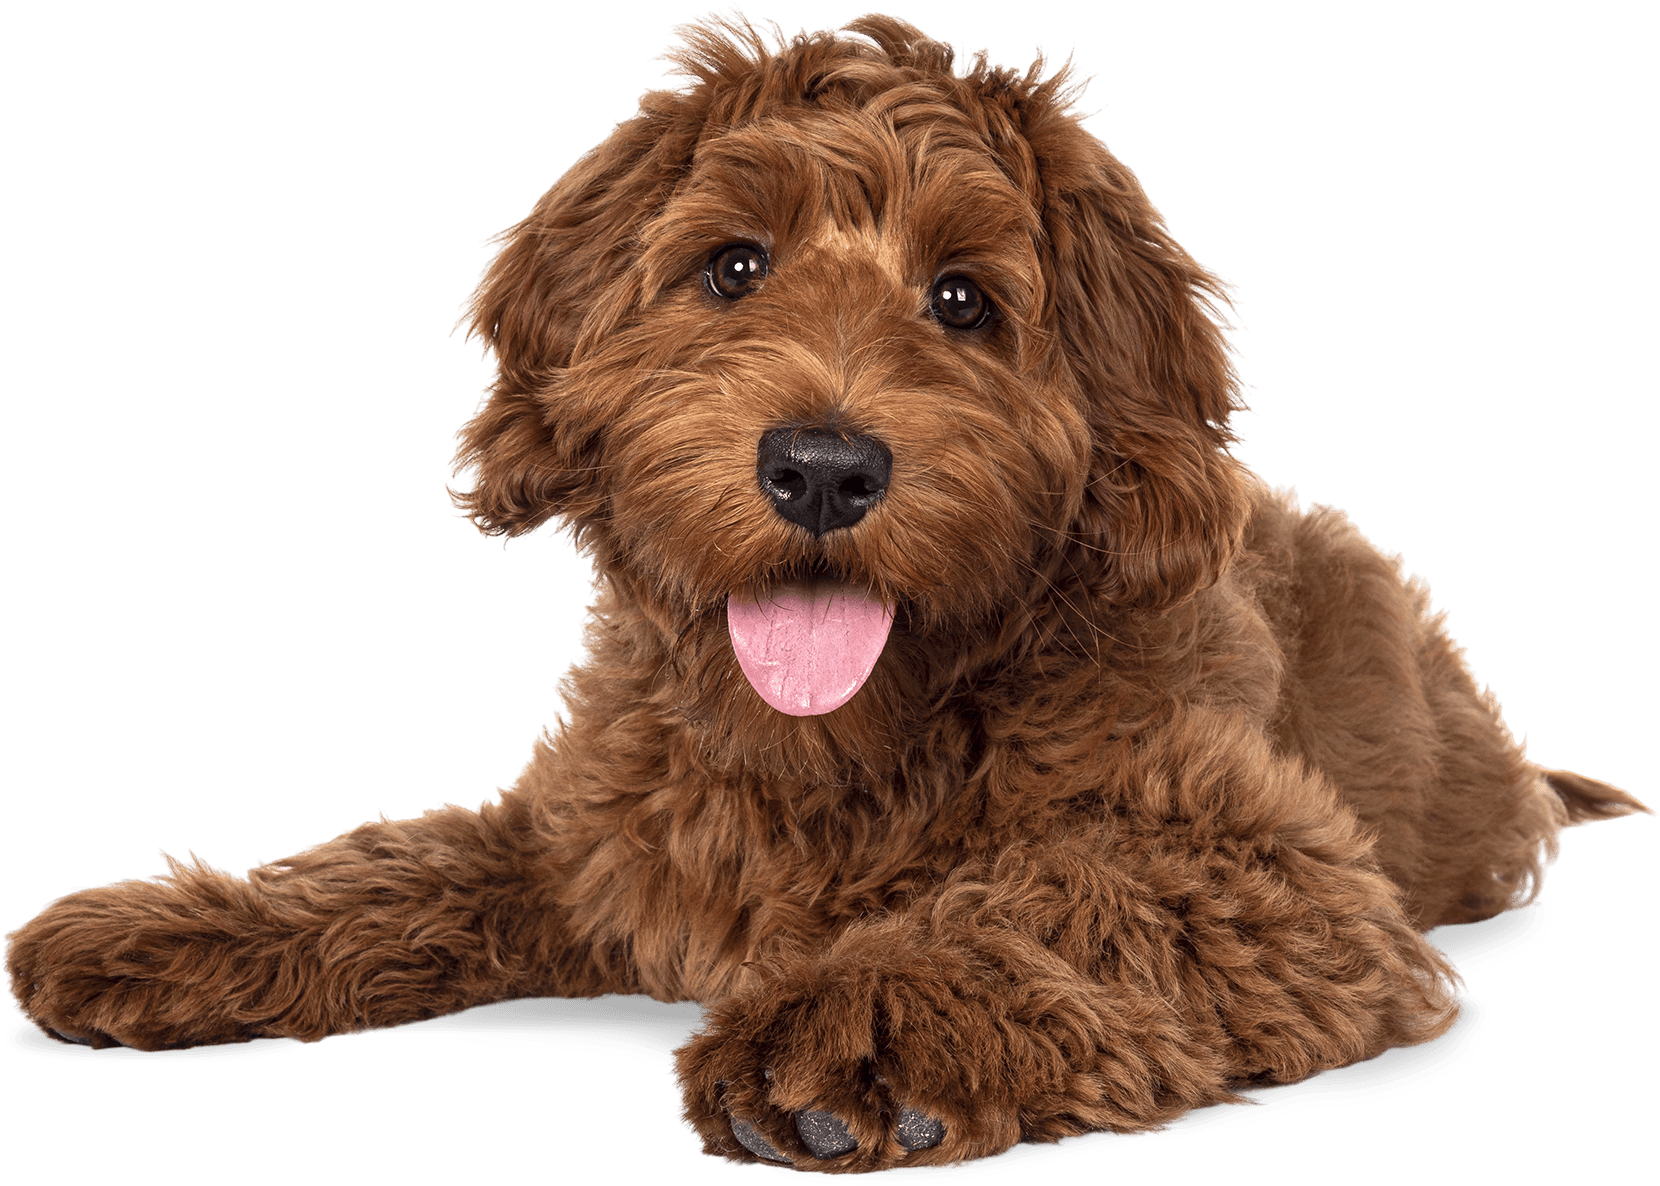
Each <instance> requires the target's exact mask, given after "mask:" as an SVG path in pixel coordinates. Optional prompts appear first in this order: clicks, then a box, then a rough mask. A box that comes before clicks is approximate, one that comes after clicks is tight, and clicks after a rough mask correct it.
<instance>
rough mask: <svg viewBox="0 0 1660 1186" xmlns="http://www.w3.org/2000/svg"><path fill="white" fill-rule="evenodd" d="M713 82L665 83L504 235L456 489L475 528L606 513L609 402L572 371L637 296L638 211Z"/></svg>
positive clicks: (648, 202)
mask: <svg viewBox="0 0 1660 1186" xmlns="http://www.w3.org/2000/svg"><path fill="white" fill-rule="evenodd" d="M707 105H708V95H707V94H705V93H703V92H698V91H693V92H691V93H687V94H681V93H676V92H669V91H658V92H654V93H652V94H649V95H647V96H646V97H645V99H644V100H642V102H641V106H640V113H639V114H638V115H637V116H636V117H635V118H633V119H631V120H628V121H627V122H626V123H623V124H621V125H619V126H618V128H617V129H616V131H614V132H613V133H612V134H611V136H610V137H609V138H608V139H607V140H606V141H605V142H604V143H603V144H601V145H600V146H599V147H598V148H595V149H594V150H593V151H591V152H589V153H588V154H587V155H586V156H585V157H583V158H582V160H581V161H579V162H578V163H577V164H576V165H575V166H574V167H573V168H572V169H571V171H570V172H569V173H567V174H565V176H564V177H562V178H561V179H560V180H559V182H558V183H557V184H556V185H555V186H554V187H553V188H552V189H550V190H549V191H548V192H547V193H546V194H544V195H543V197H542V199H541V201H539V202H537V204H536V208H535V209H534V210H533V211H531V214H530V216H529V217H528V218H526V219H525V220H524V221H523V222H521V223H519V224H518V225H517V226H515V227H513V228H512V229H511V230H509V231H507V232H506V233H505V234H504V235H503V236H502V241H503V243H504V246H503V247H502V251H501V254H500V255H499V256H497V258H496V260H495V262H494V263H493V264H492V265H491V266H490V270H489V271H488V272H487V273H486V275H485V277H484V281H483V283H481V284H480V285H479V289H478V292H477V293H476V294H475V295H474V297H473V301H472V308H471V320H472V333H473V334H474V335H476V336H478V337H480V338H482V339H483V340H484V341H485V343H486V344H488V345H489V346H490V348H491V349H492V350H493V351H494V352H495V355H496V359H497V363H498V366H499V374H498V377H497V380H496V383H495V385H494V387H493V388H492V390H491V393H490V396H489V398H488V399H487V400H486V402H485V404H484V407H483V408H482V409H480V411H479V413H478V415H477V416H475V417H474V418H473V419H472V421H471V422H469V423H468V424H467V426H466V427H465V428H464V429H463V430H462V432H461V434H460V436H461V446H460V449H459V450H458V452H457V456H456V468H457V469H458V470H461V469H466V468H474V469H476V481H475V484H474V486H473V489H472V490H471V491H468V492H464V493H454V492H452V495H453V497H454V498H455V500H456V503H457V505H459V506H460V507H462V508H463V509H464V510H466V511H467V513H468V517H469V518H471V519H472V521H473V522H474V523H475V524H476V525H477V526H478V528H479V529H480V530H481V531H484V532H487V533H488V534H491V535H519V534H522V533H524V532H526V531H529V530H531V529H532V528H534V527H537V526H539V525H540V524H542V523H544V522H546V521H547V520H548V519H550V518H552V517H553V516H554V515H564V516H566V517H567V518H568V519H569V520H570V521H571V522H573V523H574V524H575V525H576V526H577V527H578V529H579V530H580V528H581V526H582V524H583V523H584V522H586V521H588V520H591V518H592V517H593V516H595V515H596V514H598V513H599V509H600V506H601V504H602V501H603V498H602V495H601V493H600V482H599V469H600V465H601V461H600V444H601V438H602V436H603V433H604V429H605V420H606V417H605V416H604V414H603V412H604V409H597V408H589V407H584V406H581V405H580V400H581V397H580V396H577V395H572V394H570V393H569V392H568V391H567V388H568V386H569V385H567V384H565V383H564V382H562V380H563V378H564V374H565V372H566V371H567V370H568V368H570V367H571V366H572V364H573V363H574V362H577V361H578V360H579V359H580V358H581V356H582V353H583V351H584V349H585V348H586V347H588V346H591V345H592V343H594V342H595V341H598V340H601V339H603V337H604V336H605V334H606V333H607V332H608V331H609V330H610V329H612V328H614V327H615V326H616V324H617V323H618V321H619V320H620V319H621V318H622V317H623V316H624V315H625V314H626V313H627V312H628V311H629V309H630V308H631V307H632V306H633V305H634V303H635V302H636V301H637V300H638V298H639V291H638V280H637V278H636V277H635V276H634V275H633V274H632V272H631V270H630V267H629V264H630V262H631V260H632V258H633V248H634V237H635V234H636V233H637V231H638V228H639V227H640V225H641V224H642V223H643V222H644V221H645V220H646V219H648V218H649V217H650V216H651V214H652V213H653V212H654V211H655V210H657V209H658V208H659V207H660V206H661V205H662V204H663V202H664V201H665V199H666V198H667V196H668V194H669V193H670V192H671V191H672V189H673V186H674V181H675V178H676V177H677V176H678V175H679V173H680V172H681V170H682V169H683V168H684V166H685V163H686V161H687V159H688V158H689V157H690V155H691V152H692V145H693V144H694V143H695V141H696V139H697V136H698V133H699V131H700V130H701V129H702V126H703V121H704V115H705V111H706V108H707Z"/></svg>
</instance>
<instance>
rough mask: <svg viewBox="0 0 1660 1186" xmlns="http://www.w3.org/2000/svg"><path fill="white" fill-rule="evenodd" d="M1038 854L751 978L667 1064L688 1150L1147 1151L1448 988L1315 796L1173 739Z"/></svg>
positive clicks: (1211, 732) (1331, 1062)
mask: <svg viewBox="0 0 1660 1186" xmlns="http://www.w3.org/2000/svg"><path fill="white" fill-rule="evenodd" d="M1101 757H1102V760H1101V761H1100V762H1099V763H1098V765H1097V767H1096V770H1097V775H1096V777H1095V779H1093V780H1086V779H1084V778H1083V776H1082V775H1080V781H1081V782H1087V781H1093V782H1094V785H1091V786H1087V789H1085V788H1083V787H1081V788H1080V790H1079V792H1078V793H1077V794H1076V795H1075V796H1070V797H1068V798H1067V799H1066V800H1065V801H1064V804H1065V806H1064V814H1063V815H1060V816H1057V817H1056V821H1055V823H1054V826H1052V827H1049V828H1046V829H1045V831H1044V833H1043V835H1042V839H1041V841H1034V842H1031V843H1025V844H1015V845H1012V846H1010V847H1008V848H1005V849H1004V850H1002V851H1001V852H1000V853H999V854H997V855H996V857H995V858H993V859H989V860H988V861H986V862H982V863H975V862H969V863H965V864H964V865H963V866H961V867H959V869H958V870H957V871H956V872H955V873H953V874H952V875H951V876H950V877H949V878H947V879H946V880H945V882H944V883H942V884H941V885H940V886H939V887H938V888H937V890H935V891H934V892H932V893H931V894H929V895H927V896H925V897H923V898H920V899H917V900H915V901H913V902H912V903H911V904H910V905H909V906H908V907H906V908H905V909H903V910H899V911H896V912H894V913H892V914H888V915H881V916H875V917H871V918H868V919H865V920H862V921H860V922H857V923H855V924H853V925H852V926H850V927H848V928H847V929H845V930H844V931H842V932H841V933H840V934H839V935H838V936H836V937H835V938H834V939H833V940H832V941H830V942H829V943H827V944H826V945H825V946H824V947H823V948H822V949H820V950H819V951H817V952H815V953H812V954H811V955H809V956H807V957H805V958H803V957H793V958H781V959H779V960H778V961H777V962H776V963H774V964H770V965H769V964H768V962H767V960H766V958H765V954H764V953H761V955H760V956H759V957H758V958H757V961H756V966H755V968H754V969H753V971H752V976H753V979H751V980H750V981H749V982H748V983H746V984H745V985H744V986H743V987H742V988H741V989H739V990H738V991H737V992H736V993H735V994H734V995H732V996H731V997H729V998H727V999H726V1000H724V1001H721V1002H719V1003H718V1004H716V1005H715V1006H714V1007H713V1008H711V1009H710V1011H709V1015H708V1022H707V1026H706V1028H705V1029H704V1031H703V1032H702V1033H700V1034H699V1035H698V1036H696V1037H695V1038H694V1039H693V1040H692V1042H691V1043H689V1044H688V1045H687V1046H686V1047H685V1048H684V1049H683V1050H682V1051H681V1054H680V1073H681V1077H682V1079H683V1081H684V1084H685V1088H686V1099H687V1114H688V1117H689V1118H690V1119H691V1120H692V1122H693V1123H694V1124H695V1125H696V1126H697V1128H698V1129H699V1131H700V1132H701V1133H702V1135H703V1138H704V1142H705V1147H706V1148H707V1149H708V1150H709V1151H710V1152H713V1153H722V1154H725V1155H727V1156H732V1157H740V1158H743V1157H752V1158H757V1159H761V1160H771V1161H779V1162H790V1163H793V1164H794V1165H795V1166H796V1167H797V1168H808V1169H815V1168H816V1169H827V1170H834V1171H842V1170H864V1169H879V1168H883V1167H886V1166H890V1165H895V1164H900V1163H903V1164H936V1163H939V1162H945V1161H956V1160H961V1159H964V1158H970V1157H980V1156H985V1155H987V1154H991V1153H996V1152H998V1151H1000V1150H1002V1149H1004V1148H1007V1147H1008V1146H1009V1145H1011V1144H1013V1143H1014V1142H1016V1141H1019V1140H1023V1139H1025V1140H1053V1139H1056V1138H1059V1137H1062V1136H1066V1135H1069V1134H1073V1133H1082V1132H1087V1131H1091V1130H1111V1131H1119V1132H1130V1131H1136V1130H1138V1129H1146V1128H1151V1127H1156V1126H1158V1125H1160V1124H1162V1123H1165V1122H1166V1121H1169V1120H1171V1119H1173V1118H1174V1117H1176V1116H1178V1115H1180V1114H1181V1113H1183V1112H1184V1111H1186V1110H1188V1109H1190V1108H1193V1107H1197V1106H1200V1105H1203V1104H1209V1103H1213V1102H1218V1101H1222V1100H1227V1099H1231V1098H1235V1096H1234V1092H1235V1091H1236V1090H1237V1089H1238V1088H1239V1087H1241V1086H1244V1085H1248V1084H1251V1083H1260V1082H1284V1081H1290V1080H1295V1079H1300V1078H1303V1077H1305V1076H1307V1075H1310V1074H1313V1073H1314V1072H1316V1071H1320V1070H1323V1069H1327V1068H1330V1067H1335V1066H1341V1065H1344V1064H1346V1063H1351V1062H1355V1061H1357V1060H1359V1059H1364V1058H1369V1057H1371V1056H1373V1055H1375V1054H1378V1053H1380V1052H1381V1051H1383V1050H1385V1049H1387V1048H1388V1047H1390V1046H1395V1045H1402V1044H1408V1043H1412V1042H1417V1041H1422V1040H1424V1039H1426V1038H1430V1037H1433V1036H1435V1035H1436V1034H1437V1033H1439V1032H1441V1031H1442V1030H1443V1029H1445V1028H1446V1026H1447V1025H1448V1024H1450V1023H1451V1020H1452V1017H1453V1004H1452V1001H1451V998H1450V996H1449V995H1448V977H1449V973H1448V970H1447V968H1446V966H1445V964H1444V963H1443V962H1442V961H1441V960H1440V958H1439V956H1438V955H1437V954H1436V953H1435V951H1434V950H1433V949H1432V948H1430V947H1429V946H1428V945H1427V944H1426V943H1425V942H1424V941H1423V938H1422V936H1421V935H1419V934H1418V933H1417V932H1416V931H1415V930H1414V929H1413V928H1412V927H1411V926H1410V925H1409V923H1408V922H1407V920H1406V918H1405V916H1404V914H1403V913H1402V910H1401V907H1400V902H1399V893H1398V890H1397V889H1396V887H1395V886H1394V885H1393V884H1392V883H1391V882H1390V881H1389V880H1388V879H1387V878H1386V877H1385V876H1384V875H1383V874H1382V873H1381V872H1379V871H1378V869H1377V868H1376V865H1375V862H1374V859H1373V855H1372V846H1371V841H1370V839H1369V838H1368V836H1367V835H1366V834H1365V833H1364V832H1363V830H1362V829H1361V828H1360V826H1359V824H1358V823H1357V821H1356V820H1355V818H1354V816H1353V815H1352V814H1351V813H1350V812H1349V811H1348V810H1347V809H1346V808H1344V807H1343V806H1342V805H1341V803H1340V802H1339V801H1338V799H1337V796H1336V795H1335V793H1334V792H1333V790H1332V788H1331V786H1330V785H1329V784H1328V783H1327V782H1326V781H1325V780H1324V779H1323V778H1322V777H1320V776H1318V775H1316V774H1312V773H1310V772H1309V771H1307V770H1306V769H1305V768H1304V767H1302V766H1301V765H1300V764H1297V763H1294V762H1287V761H1285V760H1283V759H1280V758H1277V757H1276V756H1274V755H1273V754H1272V753H1271V751H1270V750H1269V748H1268V746H1267V745H1266V744H1265V743H1264V742H1263V741H1262V739H1261V738H1260V737H1258V736H1256V735H1254V734H1253V733H1251V732H1250V731H1249V730H1248V729H1246V728H1243V727H1241V726H1239V725H1238V724H1237V723H1236V722H1233V721H1230V720H1229V719H1227V718H1223V717H1219V716H1208V715H1204V714H1193V715H1192V716H1190V717H1189V718H1187V719H1186V720H1184V721H1182V722H1178V723H1176V724H1174V725H1172V726H1170V727H1169V728H1168V729H1166V730H1164V731H1162V732H1161V733H1160V734H1159V735H1156V736H1146V737H1138V738H1136V739H1135V740H1134V741H1133V742H1126V743H1125V744H1124V745H1123V746H1122V747H1120V748H1119V749H1118V750H1117V751H1116V752H1113V753H1109V754H1104V755H1102V756H1101Z"/></svg>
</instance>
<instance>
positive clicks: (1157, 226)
mask: <svg viewBox="0 0 1660 1186" xmlns="http://www.w3.org/2000/svg"><path fill="white" fill-rule="evenodd" d="M1059 81H1061V80H1060V79H1056V80H1052V83H1051V90H1050V92H1049V93H1050V94H1051V95H1054V94H1055V91H1054V90H1053V89H1052V88H1053V83H1055V82H1059ZM1025 114H1026V128H1025V131H1026V135H1027V138H1028V140H1029V141H1030V143H1031V146H1032V151H1033V153H1034V155H1035V156H1036V159H1037V161H1038V163H1039V169H1040V173H1041V180H1042V187H1043V222H1044V227H1045V230H1046V231H1047V233H1048V237H1049V249H1050V253H1051V267H1052V275H1051V277H1050V282H1051V285H1052V288H1053V293H1054V297H1053V299H1054V302H1055V316H1054V318H1053V321H1054V324H1055V325H1056V326H1057V327H1058V331H1059V334H1060V338H1061V343H1062V347H1063V350H1064V353H1065V357H1066V360H1067V364H1068V365H1069V366H1070V367H1071V368H1072V370H1073V372H1074V375H1075V377H1076V379H1077V381H1078V383H1079V384H1080V385H1081V386H1082V387H1083V388H1084V390H1085V392H1086V394H1087V396H1088V398H1089V415H1090V422H1091V429H1092V432H1093V437H1094V441H1095V448H1094V456H1093V458H1092V461H1091V466H1090V476H1089V487H1088V490H1087V491H1086V494H1085V498H1084V505H1083V508H1082V510H1081V512H1080V514H1079V516H1078V519H1077V526H1076V542H1077V544H1078V545H1079V546H1080V547H1082V548H1084V549H1087V550H1089V551H1092V552H1098V553H1100V554H1101V555H1103V556H1104V558H1105V559H1106V560H1107V564H1106V567H1105V570H1104V576H1105V577H1106V579H1107V586H1106V588H1104V589H1102V590H1100V591H1101V592H1103V593H1104V594H1105V595H1106V596H1108V597H1109V598H1111V599H1112V600H1113V601H1115V602H1119V603H1121V604H1130V605H1140V606H1148V607H1157V606H1162V605H1169V604H1173V603H1175V602H1179V601H1181V600H1183V599H1185V598H1187V597H1189V596H1191V595H1192V594H1193V593H1195V592H1197V591H1198V590H1200V589H1204V588H1206V587H1208V586H1210V585H1211V584H1213V583H1215V581H1216V579H1217V576H1218V575H1219V574H1220V572H1221V571H1222V569H1223V567H1224V566H1225V565H1226V564H1227V562H1228V560H1229V558H1230V557H1231V556H1232V555H1233V553H1234V551H1235V549H1236V548H1237V547H1238V543H1239V539H1240V534H1241V532H1242V531H1243V529H1244V524H1245V520H1246V516H1247V514H1248V511H1249V493H1248V484H1247V480H1246V477H1245V472H1244V470H1243V468H1242V467H1241V466H1240V465H1239V463H1237V462H1236V461H1234V460H1233V458H1232V457H1230V456H1229V455H1228V453H1227V452H1226V448H1227V445H1228V443H1229V442H1230V441H1231V440H1232V435H1231V434H1230V433H1229V431H1228V428H1227V422H1228V416H1229V414H1230V413H1232V412H1233V411H1235V410H1236V409H1237V408H1238V407H1239V405H1238V402H1237V399H1236V395H1235V380H1234V374H1233V369H1232V367H1231V365H1230V364H1229V361H1228V356H1227V346H1226V343H1225V342H1224V341H1223V339H1222V334H1221V331H1220V330H1219V329H1218V327H1217V325H1216V323H1215V321H1214V320H1213V319H1212V312H1213V311H1214V307H1215V303H1216V302H1219V301H1221V300H1222V299H1223V298H1222V293H1221V286H1220V284H1219V283H1218V282H1217V281H1216V279H1215V278H1214V277H1212V276H1211V275H1210V274H1209V273H1208V272H1206V271H1205V270H1204V269H1203V268H1201V267H1200V266H1199V265H1198V264H1197V263H1196V262H1194V260H1193V258H1192V257H1191V256H1189V255H1188V254H1187V252H1185V251H1183V250H1182V249H1181V247H1179V246H1178V245H1177V244H1176V243H1175V242H1174V241H1173V240H1172V239H1171V238H1170V236H1169V235H1168V234H1167V233H1166V231H1165V229H1164V223H1163V220H1162V219H1161V218H1160V216H1159V214H1158V211H1156V210H1155V209H1154V208H1153V206H1152V203H1150V202H1149V201H1148V200H1147V196H1146V194H1145V193H1143V192H1142V189H1141V186H1140V184H1139V183H1138V182H1137V181H1136V178H1135V175H1134V174H1133V173H1131V172H1130V171H1129V170H1128V169H1126V168H1125V167H1124V166H1123V165H1121V164H1120V163H1119V162H1118V161H1117V160H1116V159H1115V158H1114V157H1113V156H1112V154H1111V153H1109V152H1108V151H1107V149H1106V148H1105V147H1104V146H1103V145H1102V144H1101V143H1100V142H1099V141H1098V140H1096V139H1095V138H1094V137H1092V136H1090V135H1089V134H1088V133H1087V132H1085V131H1084V130H1083V129H1082V128H1081V127H1079V126H1078V123H1077V121H1076V120H1075V119H1074V118H1073V117H1072V116H1071V115H1069V114H1068V113H1067V110H1066V105H1065V102H1064V98H1054V99H1052V100H1051V101H1049V102H1045V103H1041V104H1034V105H1030V106H1028V107H1027V109H1026V113H1025Z"/></svg>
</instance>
